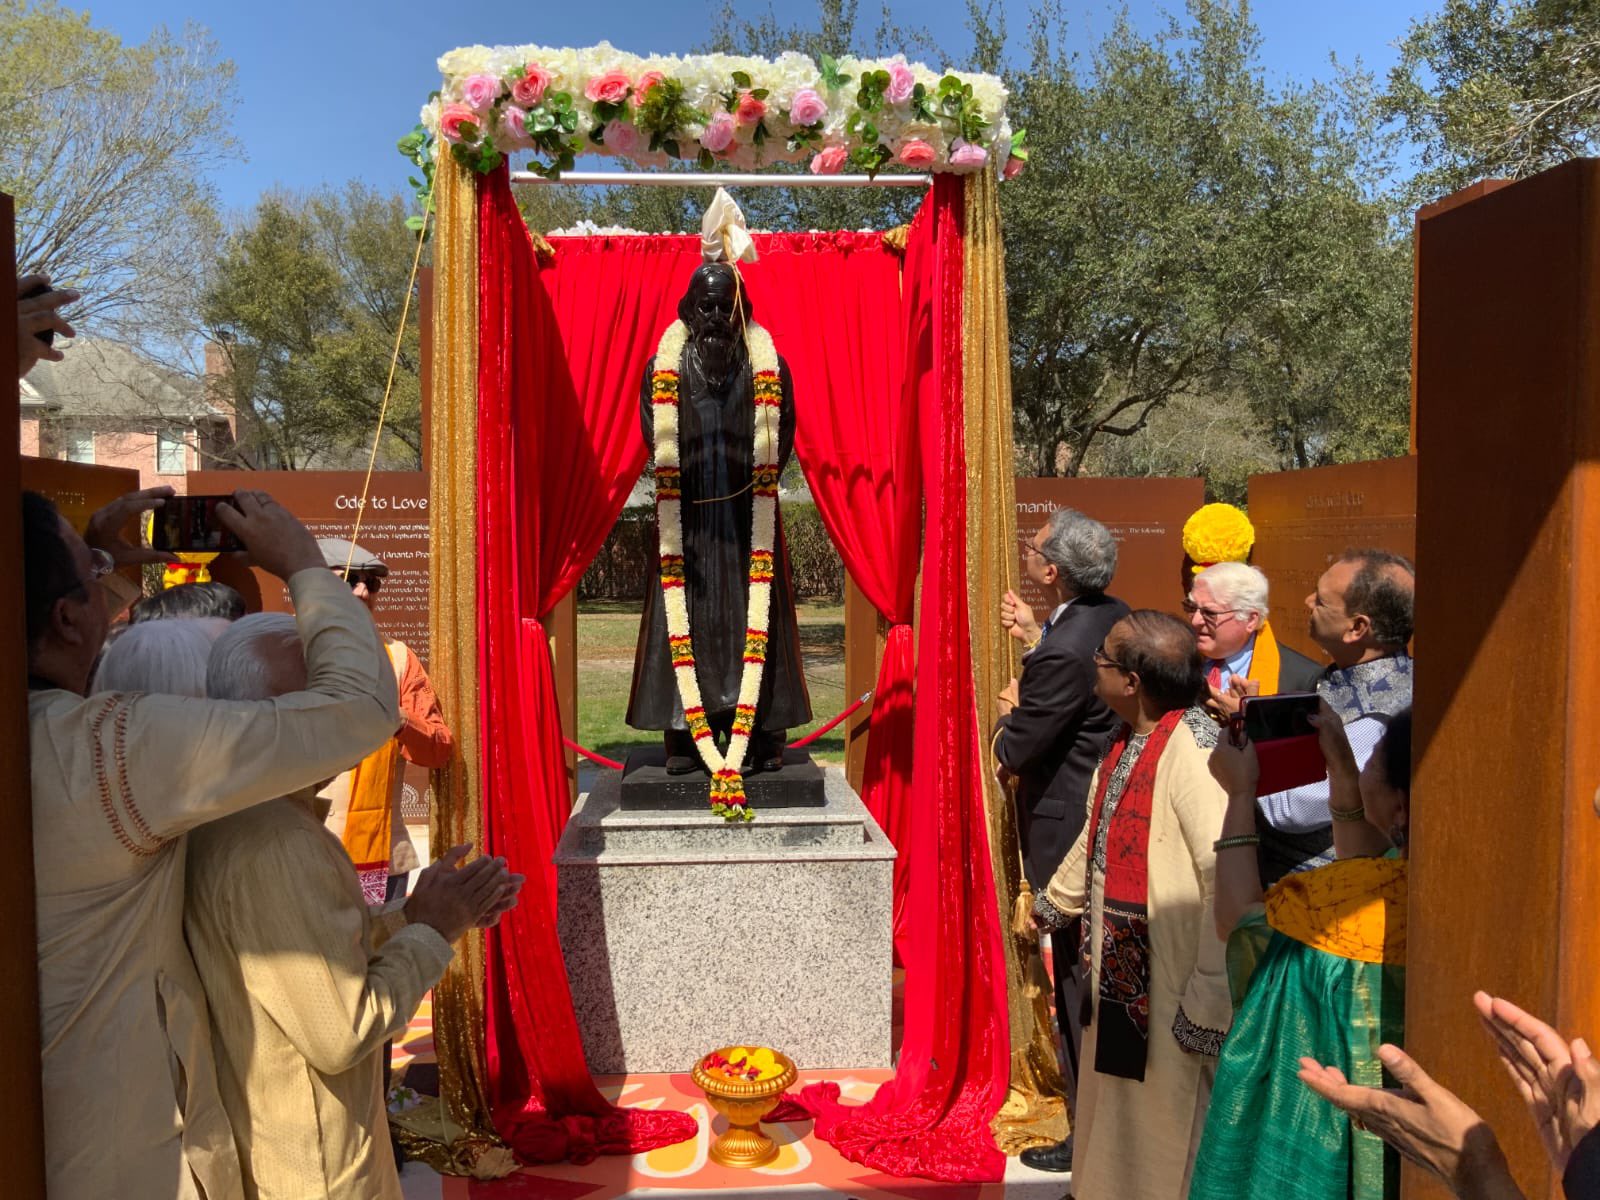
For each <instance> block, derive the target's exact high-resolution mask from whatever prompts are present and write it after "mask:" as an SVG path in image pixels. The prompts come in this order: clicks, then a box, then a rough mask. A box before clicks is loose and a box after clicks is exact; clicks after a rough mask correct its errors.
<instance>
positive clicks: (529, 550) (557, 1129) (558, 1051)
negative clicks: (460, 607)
mask: <svg viewBox="0 0 1600 1200" xmlns="http://www.w3.org/2000/svg"><path fill="white" fill-rule="evenodd" d="M478 230H479V232H478V239H479V263H478V271H479V296H478V308H479V344H478V355H479V359H478V363H479V365H478V427H479V438H478V442H479V445H478V464H479V480H478V526H479V536H480V539H481V548H480V556H479V561H478V604H479V610H478V645H479V664H478V667H479V679H480V685H481V687H480V703H481V706H482V721H481V728H482V730H483V737H482V745H481V747H480V752H481V755H482V758H481V762H482V795H483V796H484V817H483V820H484V831H485V839H484V840H485V842H486V843H487V844H486V846H485V847H484V849H485V850H486V852H488V853H491V854H497V855H504V856H505V857H506V859H507V860H508V861H509V862H511V863H512V864H513V865H514V866H515V867H516V868H517V869H519V870H522V871H525V872H526V873H527V874H528V876H529V886H527V887H526V888H524V890H523V894H522V903H521V904H519V905H518V906H517V908H515V909H514V910H512V911H511V912H510V913H507V914H506V916H505V917H504V918H503V919H502V920H501V922H500V924H499V926H498V927H497V928H495V929H492V930H490V931H489V935H488V938H487V942H486V980H485V989H486V996H487V1004H486V1012H485V1044H486V1057H487V1060H488V1062H487V1065H488V1077H489V1088H490V1103H491V1106H492V1108H493V1113H494V1119H495V1126H496V1128H497V1129H498V1130H499V1132H500V1134H501V1136H502V1137H504V1138H505V1139H506V1141H507V1142H508V1143H509V1144H510V1146H511V1147H512V1148H513V1150H515V1151H516V1153H517V1155H518V1157H520V1158H521V1159H523V1160H524V1161H525V1162H555V1161H559V1160H562V1159H567V1160H570V1161H573V1162H585V1161H588V1160H589V1159H592V1158H593V1157H594V1156H595V1155H597V1154H633V1153H638V1152H640V1151H643V1150H648V1149H651V1148H654V1147H656V1146H664V1145H670V1144H672V1143H674V1142H679V1141H682V1140H684V1139H685V1138H689V1137H692V1136H694V1132H695V1122H694V1120H693V1118H691V1117H690V1116H688V1115H687V1114H685V1113H676V1112H644V1111H640V1110H633V1109H623V1108H616V1107H614V1106H613V1105H611V1104H610V1103H608V1102H607V1101H606V1100H605V1099H604V1097H602V1096H601V1095H600V1093H599V1092H598V1091H597V1090H596V1088H595V1086H594V1082H593V1080H592V1079H591V1078H590V1075H589V1068H588V1064H587V1063H586V1062H585V1060H584V1053H583V1043H582V1040H581V1039H580V1037H579V1034H578V1024H577V1019H576V1017H575V1015H574V1013H573V1009H572V995H571V992H570V989H569V988H568V984H567V975H566V969H565V967H564V965H563V962H562V957H561V945H560V942H559V940H558V938H557V935H556V923H555V906H554V870H553V868H552V867H551V866H550V855H551V853H552V851H553V850H554V848H555V841H556V838H557V837H558V836H559V834H560V830H561V825H562V824H563V823H564V821H565V814H566V811H567V806H568V800H567V782H566V775H565V771H564V767H563V760H562V751H561V727H560V720H559V716H558V712H557V707H556V694H555V678H554V672H553V669H552V666H551V662H550V654H549V650H548V643H547V641H546V638H545V633H544V626H543V625H542V624H541V622H540V617H541V615H542V614H544V613H546V612H548V611H549V608H550V607H551V606H552V605H553V604H554V603H555V601H556V600H557V599H559V598H560V596H561V595H562V592H563V590H564V588H565V587H570V586H571V582H572V581H575V580H576V579H577V577H578V573H579V572H581V570H582V568H583V565H584V564H585V563H587V562H588V561H589V559H590V558H592V557H593V556H594V554H595V551H596V549H597V548H598V547H599V545H600V542H601V541H602V540H603V539H604V537H605V535H606V532H607V531H608V530H609V529H610V528H611V525H612V524H613V523H614V521H615V520H616V515H617V511H618V510H620V508H621V506H622V503H623V501H624V500H625V499H626V497H627V493H628V489H629V488H630V487H631V485H632V483H633V480H634V479H635V478H637V476H638V473H639V469H640V467H641V466H642V464H643V453H644V448H643V446H642V444H641V439H640V437H639V434H638V431H637V426H638V420H637V416H636V415H635V416H633V417H632V419H631V420H629V419H627V418H628V417H629V415H630V414H632V413H636V403H637V402H636V401H635V402H634V403H633V404H628V403H626V401H625V399H624V398H622V397H610V396H608V395H605V394H603V393H602V390H601V389H599V388H595V389H588V388H586V389H584V390H583V391H582V392H580V391H579V390H578V388H577V387H576V386H575V385H574V384H573V382H572V380H571V376H570V373H569V372H568V371H567V370H566V366H565V363H566V360H565V358H564V356H563V353H562V339H561V331H560V326H559V323H558V321H557V319H556V314H555V312H554V310H553V307H552V305H551V302H550V298H549V296H548V294H547V293H546V292H545V290H544V289H543V288H542V287H541V286H540V283H539V279H538V267H537V263H536V261H535V258H534V253H533V247H532V243H531V241H530V239H529V237H528V231H527V228H526V226H525V225H524V224H523V221H522V216H521V214H520V213H519V212H518V211H517V207H516V203H515V202H514V200H513V199H512V195H511V188H510V184H509V181H508V179H507V176H506V173H505V171H504V170H501V171H498V172H496V173H495V174H493V175H491V176H489V177H487V178H485V179H484V180H483V181H482V183H481V185H480V187H479V208H478ZM628 429H631V430H632V433H631V436H630V435H629V434H628V433H627V432H626V430H628ZM608 510H609V511H608ZM564 581H565V582H564Z"/></svg>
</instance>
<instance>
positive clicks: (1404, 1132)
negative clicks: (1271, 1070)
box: [1300, 1045, 1522, 1200]
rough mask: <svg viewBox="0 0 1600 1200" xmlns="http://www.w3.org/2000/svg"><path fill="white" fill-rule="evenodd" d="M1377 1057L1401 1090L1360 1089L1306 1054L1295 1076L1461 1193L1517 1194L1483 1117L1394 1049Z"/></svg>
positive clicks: (1482, 1198)
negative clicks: (1298, 1076)
mask: <svg viewBox="0 0 1600 1200" xmlns="http://www.w3.org/2000/svg"><path fill="white" fill-rule="evenodd" d="M1378 1057H1379V1059H1381V1060H1382V1062H1383V1065H1384V1066H1385V1067H1386V1068H1388V1070H1389V1073H1390V1074H1391V1075H1393V1076H1394V1078H1395V1080H1396V1081H1397V1082H1399V1084H1400V1087H1399V1088H1398V1089H1395V1090H1386V1089H1384V1088H1369V1087H1357V1086H1355V1085H1354V1084H1352V1083H1350V1081H1349V1080H1348V1079H1346V1078H1345V1075H1344V1072H1343V1071H1341V1070H1340V1069H1339V1068H1338V1067H1327V1066H1323V1065H1321V1064H1320V1063H1318V1062H1317V1061H1316V1060H1315V1059H1311V1058H1302V1059H1301V1060H1300V1079H1301V1081H1302V1082H1303V1083H1304V1084H1305V1085H1306V1086H1307V1087H1309V1088H1310V1089H1311V1090H1312V1091H1314V1092H1316V1093H1317V1095H1319V1096H1321V1097H1322V1098H1323V1099H1324V1100H1327V1101H1328V1102H1329V1103H1330V1104H1332V1105H1333V1106H1334V1107H1335V1108H1338V1109H1340V1110H1342V1111H1343V1112H1346V1113H1348V1114H1349V1115H1350V1123H1351V1124H1352V1125H1354V1126H1355V1127H1356V1128H1357V1129H1358V1130H1366V1131H1368V1132H1370V1133H1374V1134H1377V1136H1379V1137H1381V1138H1382V1139H1383V1140H1384V1141H1386V1142H1388V1143H1389V1145H1391V1146H1393V1147H1394V1148H1395V1149H1396V1150H1398V1151H1399V1152H1400V1153H1401V1154H1403V1155H1404V1156H1405V1157H1406V1158H1408V1159H1410V1160H1411V1161H1412V1162H1414V1163H1416V1164H1417V1165H1418V1166H1419V1167H1422V1168H1423V1169H1424V1170H1426V1171H1430V1172H1432V1173H1433V1174H1434V1175H1436V1176H1438V1177H1439V1179H1441V1180H1442V1181H1443V1182H1444V1183H1445V1184H1446V1185H1447V1186H1448V1187H1449V1188H1450V1189H1451V1190H1452V1191H1454V1192H1455V1193H1456V1194H1457V1195H1458V1196H1463V1197H1470V1198H1474V1200H1491V1198H1494V1200H1512V1198H1518V1200H1520V1198H1521V1196H1522V1192H1521V1191H1520V1190H1519V1189H1518V1188H1517V1185H1516V1181H1515V1180H1514V1179H1513V1178H1512V1176H1511V1171H1510V1168H1509V1167H1507V1165H1506V1160H1505V1155H1504V1154H1503V1153H1502V1152H1501V1150H1500V1143H1499V1142H1498V1141H1497V1140H1496V1139H1495V1136H1494V1130H1492V1129H1490V1128H1489V1126H1488V1125H1487V1124H1486V1123H1485V1122H1484V1120H1483V1118H1482V1117H1480V1116H1479V1115H1478V1114H1477V1113H1476V1112H1474V1111H1473V1110H1472V1109H1471V1108H1469V1107H1468V1106H1467V1105H1466V1104H1465V1103H1464V1102H1463V1101H1462V1100H1461V1098H1460V1097H1459V1096H1457V1095H1456V1094H1455V1093H1454V1092H1452V1091H1450V1089H1448V1088H1446V1087H1443V1086H1442V1085H1440V1084H1438V1083H1435V1082H1434V1080H1433V1079H1432V1078H1431V1077H1430V1076H1429V1075H1428V1073H1427V1072H1426V1071H1424V1070H1423V1069H1422V1068H1421V1067H1420V1066H1419V1065H1418V1064H1417V1063H1416V1061H1415V1060H1414V1059H1412V1058H1411V1057H1410V1056H1409V1055H1407V1054H1406V1052H1405V1051H1403V1050H1401V1049H1400V1048H1399V1047H1397V1046H1387V1045H1386V1046H1382V1047H1380V1048H1379V1049H1378Z"/></svg>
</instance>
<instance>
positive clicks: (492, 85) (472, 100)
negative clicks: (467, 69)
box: [461, 75, 500, 112]
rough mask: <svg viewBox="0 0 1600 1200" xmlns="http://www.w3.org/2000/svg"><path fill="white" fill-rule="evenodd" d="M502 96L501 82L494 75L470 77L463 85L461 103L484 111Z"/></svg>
mask: <svg viewBox="0 0 1600 1200" xmlns="http://www.w3.org/2000/svg"><path fill="white" fill-rule="evenodd" d="M499 95H500V81H499V80H498V79H496V78H495V77H494V76H493V75H468V76H467V78H466V79H465V81H463V83H462V84H461V102H462V103H463V104H466V105H469V106H470V107H472V108H475V109H477V110H478V111H479V112H482V111H484V110H485V109H486V108H488V107H489V106H490V105H491V104H493V103H494V102H495V100H496V99H497V98H498V97H499Z"/></svg>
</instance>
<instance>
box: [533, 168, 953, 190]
mask: <svg viewBox="0 0 1600 1200" xmlns="http://www.w3.org/2000/svg"><path fill="white" fill-rule="evenodd" d="M511 182H512V183H514V184H516V183H564V184H571V185H572V186H574V187H595V186H598V187H802V188H804V187H834V188H838V187H920V188H925V187H928V186H930V185H931V184H932V183H933V176H932V175H878V176H871V175H810V174H806V175H754V174H748V175H707V174H701V173H699V172H690V171H682V172H679V171H650V172H630V171H566V172H563V173H562V175H561V178H559V179H546V178H545V177H544V176H543V175H536V174H534V173H533V172H532V171H513V172H511Z"/></svg>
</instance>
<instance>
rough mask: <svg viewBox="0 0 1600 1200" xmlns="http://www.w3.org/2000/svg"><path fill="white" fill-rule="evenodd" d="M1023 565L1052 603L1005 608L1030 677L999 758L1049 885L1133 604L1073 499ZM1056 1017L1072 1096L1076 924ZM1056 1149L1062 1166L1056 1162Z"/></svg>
mask: <svg viewBox="0 0 1600 1200" xmlns="http://www.w3.org/2000/svg"><path fill="white" fill-rule="evenodd" d="M1022 554H1023V570H1024V571H1025V572H1026V573H1027V575H1028V577H1029V578H1030V579H1032V580H1033V581H1034V582H1035V583H1037V584H1038V585H1039V586H1040V587H1041V588H1043V589H1044V592H1045V595H1047V596H1049V597H1050V598H1051V599H1053V600H1054V601H1055V608H1054V610H1053V611H1052V612H1051V613H1050V614H1049V615H1048V617H1047V619H1046V620H1045V621H1044V623H1043V624H1042V625H1040V624H1037V623H1036V621H1035V617H1034V614H1033V611H1032V610H1031V609H1030V608H1029V607H1028V606H1027V605H1026V604H1024V603H1022V601H1021V600H1019V599H1018V598H1017V596H1016V595H1015V593H1012V592H1007V593H1006V597H1005V600H1004V601H1003V602H1002V604H1001V606H1000V618H1001V623H1002V624H1004V625H1005V626H1006V627H1007V628H1008V629H1009V630H1010V632H1011V634H1012V636H1013V637H1016V638H1017V639H1018V640H1020V641H1022V642H1023V644H1024V646H1025V647H1026V648H1025V650H1024V652H1023V656H1022V676H1021V678H1020V679H1013V680H1012V681H1011V683H1010V684H1009V685H1008V686H1007V688H1006V690H1005V691H1003V692H1001V694H1000V697H999V700H998V702H997V707H998V709H999V712H1000V720H999V725H998V727H997V730H996V735H995V743H994V748H995V756H996V757H997V758H998V759H999V761H1000V765H1001V766H1002V767H1003V768H1005V770H1006V771H1007V772H1009V773H1010V774H1011V775H1012V776H1014V777H1015V779H1016V797H1017V828H1018V833H1019V835H1020V837H1021V841H1022V853H1023V867H1024V872H1025V874H1026V875H1027V879H1028V883H1029V884H1030V885H1031V886H1032V887H1033V889H1034V890H1035V891H1036V892H1042V891H1043V889H1044V886H1045V884H1047V883H1049V882H1050V876H1051V875H1053V874H1054V873H1055V869H1056V867H1058V866H1059V865H1060V864H1061V860H1062V859H1063V858H1065V857H1066V855H1067V851H1068V850H1070V849H1071V848H1072V844H1073V842H1075V841H1077V838H1078V833H1079V831H1080V830H1082V828H1083V823H1084V819H1085V813H1086V811H1087V808H1088V796H1089V779H1090V776H1092V775H1093V774H1094V770H1095V767H1096V766H1097V765H1098V764H1099V762H1100V756H1101V754H1102V753H1103V752H1104V750H1105V747H1106V743H1107V741H1108V740H1109V738H1110V736H1111V732H1112V729H1113V727H1114V726H1115V725H1116V723H1117V721H1116V718H1115V717H1114V716H1113V715H1112V713H1111V710H1110V709H1108V708H1107V707H1106V706H1105V705H1104V704H1103V703H1101V701H1100V700H1099V698H1098V697H1096V695H1095V691H1094V685H1095V667H1094V652H1095V651H1096V650H1097V649H1099V647H1100V644H1101V643H1102V642H1103V641H1104V640H1105V636H1106V634H1107V633H1108V632H1109V631H1110V629H1111V627H1112V626H1113V625H1115V624H1116V623H1117V622H1118V621H1120V620H1121V619H1122V618H1123V617H1125V616H1127V615H1128V606H1127V605H1126V604H1124V603H1123V602H1122V601H1121V600H1118V599H1116V598H1115V597H1113V596H1108V595H1106V588H1107V587H1109V586H1110V584H1111V577H1112V575H1113V574H1114V573H1115V572H1116V569H1117V543H1116V540H1115V539H1114V538H1113V537H1112V536H1111V534H1110V533H1109V532H1108V531H1107V529H1106V527H1105V526H1104V525H1102V524H1100V522H1098V521H1095V520H1091V519H1090V518H1088V517H1086V516H1084V515H1083V514H1082V513H1080V512H1077V511H1075V510H1073V509H1070V508H1064V509H1060V510H1058V511H1057V512H1055V513H1052V514H1051V516H1050V520H1049V521H1048V522H1047V523H1046V524H1045V525H1044V526H1043V527H1042V528H1041V529H1039V530H1038V531H1037V532H1036V533H1035V534H1034V535H1033V538H1032V539H1031V540H1030V541H1029V542H1028V544H1027V545H1026V546H1025V547H1024V548H1023V552H1022ZM1051 957H1052V960H1053V962H1052V965H1053V968H1054V973H1055V980H1056V1019H1057V1021H1058V1022H1059V1023H1060V1026H1061V1035H1062V1044H1063V1046H1064V1047H1065V1049H1066V1051H1067V1068H1068V1069H1067V1079H1068V1087H1069V1089H1070V1090H1071V1091H1072V1092H1073V1093H1074V1095H1075V1094H1076V1087H1077V1083H1076V1077H1077V1070H1078V1044H1079V1039H1080V1037H1081V1035H1082V1030H1081V1027H1080V1024H1079V1020H1078V1017H1079V1013H1078V1008H1079V994H1080V989H1081V986H1082V973H1081V972H1080V971H1079V969H1078V965H1077V964H1078V943H1077V931H1076V929H1067V930H1063V931H1061V932H1059V933H1055V934H1052V935H1051ZM1070 1141H1071V1139H1070V1138H1069V1139H1068V1142H1067V1143H1063V1146H1061V1147H1056V1146H1047V1147H1043V1148H1042V1149H1039V1150H1036V1151H1030V1152H1029V1153H1030V1154H1031V1155H1034V1156H1038V1155H1043V1156H1046V1157H1049V1158H1051V1160H1052V1161H1051V1163H1050V1164H1046V1163H1043V1162H1038V1163H1034V1164H1033V1165H1037V1166H1044V1167H1045V1169H1047V1170H1061V1171H1065V1170H1068V1169H1069V1168H1070V1166H1071V1162H1072V1152H1071V1146H1070ZM1055 1158H1060V1159H1061V1160H1062V1163H1061V1165H1060V1166H1055V1165H1053V1162H1054V1159H1055Z"/></svg>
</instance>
